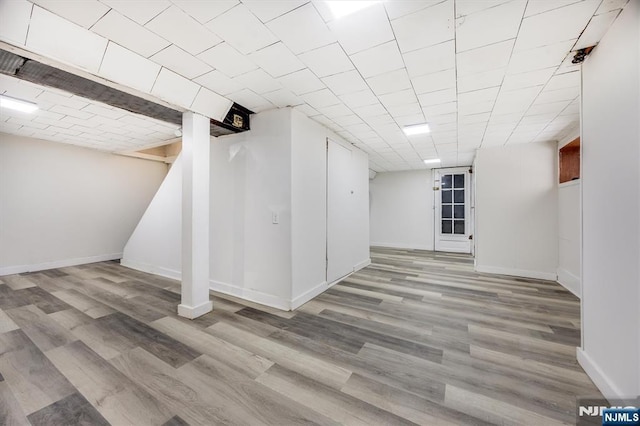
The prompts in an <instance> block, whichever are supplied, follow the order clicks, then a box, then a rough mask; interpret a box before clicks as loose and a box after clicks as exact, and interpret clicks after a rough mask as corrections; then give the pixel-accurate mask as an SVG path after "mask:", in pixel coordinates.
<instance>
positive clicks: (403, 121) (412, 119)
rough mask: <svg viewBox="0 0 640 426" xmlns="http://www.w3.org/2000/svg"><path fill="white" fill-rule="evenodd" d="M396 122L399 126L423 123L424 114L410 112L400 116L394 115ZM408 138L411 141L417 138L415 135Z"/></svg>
mask: <svg viewBox="0 0 640 426" xmlns="http://www.w3.org/2000/svg"><path fill="white" fill-rule="evenodd" d="M396 122H397V123H398V124H399V125H400V126H412V125H415V124H423V123H424V114H423V113H420V114H411V115H405V116H402V117H396ZM420 136H424V135H420ZM409 139H411V140H412V141H414V140H416V139H419V138H416V137H415V136H410V137H409ZM429 139H431V137H429Z"/></svg>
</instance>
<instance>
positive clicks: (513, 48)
mask: <svg viewBox="0 0 640 426" xmlns="http://www.w3.org/2000/svg"><path fill="white" fill-rule="evenodd" d="M528 6H529V0H527V4H526V6H525V8H524V10H523V12H522V14H523V18H521V19H520V24H519V25H518V31H517V32H516V36H515V38H513V39H509V40H513V44H512V45H511V53H510V54H509V61H508V62H507V65H506V67H505V72H504V75H503V76H502V80H501V81H500V86H499V87H500V88H499V89H498V94H497V95H496V98H495V100H494V101H493V106H492V107H491V113H490V114H489V119H488V120H487V124H485V126H484V132H482V138H481V139H480V145H479V146H478V149H480V148H482V145H483V144H484V138H485V136H486V135H487V129H488V128H489V123H490V122H491V117H493V111H494V109H495V107H496V103H497V102H498V98H499V97H500V94H501V93H502V86H503V85H504V79H505V78H506V76H507V72H508V70H509V64H511V60H512V59H513V53H514V52H515V48H516V41H517V39H518V36H519V35H520V30H521V29H522V23H523V22H524V19H525V18H524V14H525V13H527V7H528ZM504 41H508V40H504ZM549 68H551V67H549ZM556 69H557V68H556ZM547 82H548V80H547ZM530 106H531V105H529V107H530ZM527 109H528V108H527ZM521 120H522V117H520V121H521ZM520 121H518V124H519V123H520ZM517 127H518V125H516V128H517ZM514 130H515V128H514ZM512 134H513V131H512V132H511V133H510V134H509V137H511V135H512ZM507 140H509V138H507ZM505 143H506V141H505Z"/></svg>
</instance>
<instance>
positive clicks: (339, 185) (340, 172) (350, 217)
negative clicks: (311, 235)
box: [327, 140, 355, 283]
mask: <svg viewBox="0 0 640 426" xmlns="http://www.w3.org/2000/svg"><path fill="white" fill-rule="evenodd" d="M351 155H352V152H351V150H350V149H348V148H345V147H344V146H342V145H340V144H338V143H336V142H333V141H332V140H328V141H327V283H332V282H334V281H336V280H338V279H340V278H342V277H344V276H345V275H347V274H349V273H351V272H353V266H354V254H353V248H352V246H353V241H352V239H351V237H350V236H351V234H352V229H353V228H352V227H353V221H354V218H355V215H354V211H353V210H354V199H353V188H352V186H353V177H352V170H351V168H352V161H351Z"/></svg>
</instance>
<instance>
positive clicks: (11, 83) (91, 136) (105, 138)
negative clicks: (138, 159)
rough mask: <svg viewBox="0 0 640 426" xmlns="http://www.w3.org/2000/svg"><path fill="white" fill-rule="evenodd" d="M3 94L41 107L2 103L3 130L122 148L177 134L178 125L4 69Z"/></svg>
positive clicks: (0, 86) (0, 128)
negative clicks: (21, 108) (8, 106)
mask: <svg viewBox="0 0 640 426" xmlns="http://www.w3.org/2000/svg"><path fill="white" fill-rule="evenodd" d="M0 94H3V95H6V96H10V97H12V98H18V99H23V100H25V101H29V102H33V103H35V104H37V105H38V107H39V109H38V110H37V111H36V112H34V113H31V114H28V113H24V112H18V111H13V110H10V109H5V108H3V109H1V110H0V132H3V133H11V134H16V135H20V136H28V137H33V138H38V139H45V140H51V141H55V142H63V143H69V144H72V145H79V146H84V147H89V148H94V149H99V150H101V151H109V152H114V151H115V152H118V151H131V150H137V149H140V148H142V147H145V146H149V145H152V144H158V143H160V142H163V141H167V140H171V139H175V134H174V132H175V131H176V129H177V128H178V127H179V126H176V125H173V124H169V123H165V122H162V121H158V120H155V119H153V118H149V117H146V116H143V115H138V114H134V113H132V112H129V111H125V110H122V109H119V108H113V107H111V106H109V105H105V104H102V103H100V102H96V101H92V100H89V99H85V98H82V97H79V96H75V95H71V94H70V93H67V92H63V91H61V90H56V89H51V88H44V87H42V86H39V85H37V84H33V83H29V82H27V81H24V80H19V79H17V78H14V77H8V76H5V75H2V74H0Z"/></svg>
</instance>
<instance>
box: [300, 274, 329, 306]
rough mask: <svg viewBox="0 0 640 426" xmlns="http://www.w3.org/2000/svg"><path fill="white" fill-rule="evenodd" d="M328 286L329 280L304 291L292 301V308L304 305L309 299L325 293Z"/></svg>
mask: <svg viewBox="0 0 640 426" xmlns="http://www.w3.org/2000/svg"><path fill="white" fill-rule="evenodd" d="M328 288H329V286H328V285H327V282H326V281H323V282H321V283H320V284H318V285H317V286H315V287H313V288H312V289H311V290H308V291H306V292H304V293H302V294H301V295H300V296H298V297H294V298H293V300H292V301H291V310H292V311H293V310H294V309H298V308H299V307H300V306H302V305H304V304H305V303H307V302H308V301H309V300H311V299H313V298H314V297H316V296H317V295H319V294H321V293H323V292H324V291H325V290H327V289H328Z"/></svg>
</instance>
